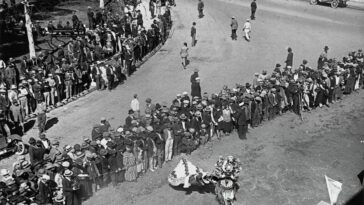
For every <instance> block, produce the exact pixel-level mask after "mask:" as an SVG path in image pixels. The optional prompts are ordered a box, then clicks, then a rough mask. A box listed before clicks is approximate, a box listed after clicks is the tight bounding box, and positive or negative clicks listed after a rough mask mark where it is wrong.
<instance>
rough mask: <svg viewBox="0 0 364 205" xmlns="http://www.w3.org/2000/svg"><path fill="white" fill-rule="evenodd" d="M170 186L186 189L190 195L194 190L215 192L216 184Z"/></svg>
mask: <svg viewBox="0 0 364 205" xmlns="http://www.w3.org/2000/svg"><path fill="white" fill-rule="evenodd" d="M169 186H170V187H172V189H174V190H176V191H185V194H186V195H190V194H192V192H198V193H200V194H215V186H214V185H213V184H206V185H204V186H198V185H192V186H190V187H188V188H183V185H180V186H171V185H169Z"/></svg>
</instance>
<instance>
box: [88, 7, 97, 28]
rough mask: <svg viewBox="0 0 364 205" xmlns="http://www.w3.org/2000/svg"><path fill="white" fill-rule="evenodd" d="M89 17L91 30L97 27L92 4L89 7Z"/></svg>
mask: <svg viewBox="0 0 364 205" xmlns="http://www.w3.org/2000/svg"><path fill="white" fill-rule="evenodd" d="M87 19H88V28H89V29H90V30H94V29H95V14H94V12H93V10H92V8H91V6H88V7H87Z"/></svg>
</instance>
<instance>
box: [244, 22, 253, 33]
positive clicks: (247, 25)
mask: <svg viewBox="0 0 364 205" xmlns="http://www.w3.org/2000/svg"><path fill="white" fill-rule="evenodd" d="M244 29H246V30H247V31H250V30H251V29H252V25H251V23H250V22H245V23H244V27H243V30H244Z"/></svg>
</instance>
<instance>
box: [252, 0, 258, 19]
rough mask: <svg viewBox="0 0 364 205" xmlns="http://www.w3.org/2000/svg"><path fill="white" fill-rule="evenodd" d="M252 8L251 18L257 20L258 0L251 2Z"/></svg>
mask: <svg viewBox="0 0 364 205" xmlns="http://www.w3.org/2000/svg"><path fill="white" fill-rule="evenodd" d="M250 9H251V15H250V18H251V20H255V12H256V11H257V2H256V0H253V1H252V3H251V4H250Z"/></svg>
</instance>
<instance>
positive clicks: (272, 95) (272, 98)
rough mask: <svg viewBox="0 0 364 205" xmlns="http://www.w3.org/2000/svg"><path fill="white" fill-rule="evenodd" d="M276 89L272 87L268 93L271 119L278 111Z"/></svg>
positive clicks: (269, 116)
mask: <svg viewBox="0 0 364 205" xmlns="http://www.w3.org/2000/svg"><path fill="white" fill-rule="evenodd" d="M275 92H276V89H275V88H272V89H271V90H270V92H269V93H268V119H269V120H271V119H273V118H274V116H275V114H276V112H275V108H276V105H277V100H276V94H275Z"/></svg>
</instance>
